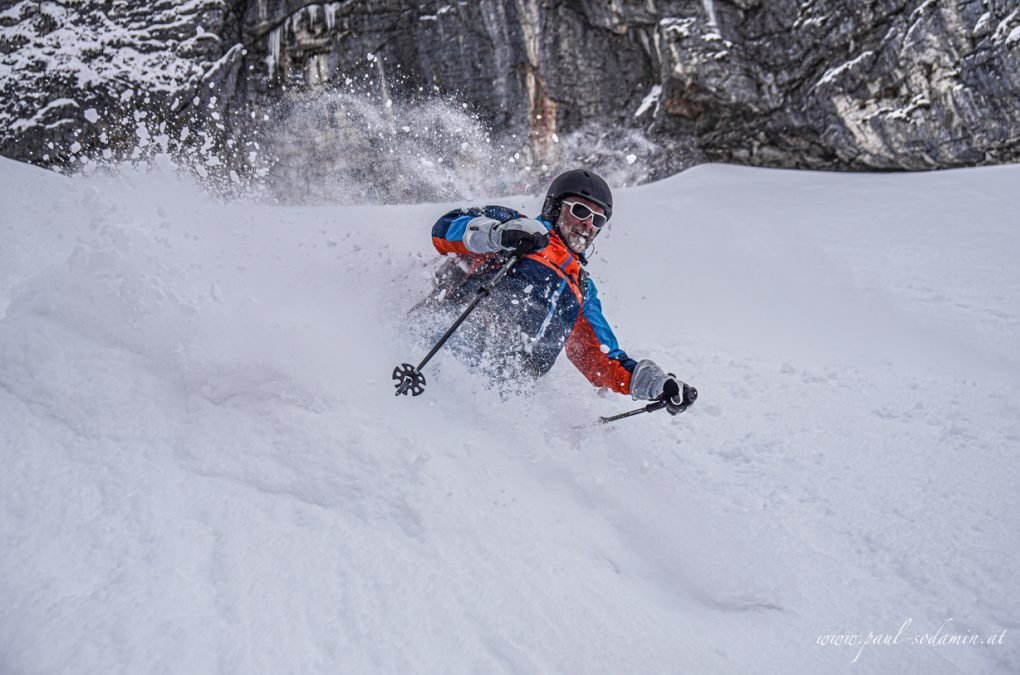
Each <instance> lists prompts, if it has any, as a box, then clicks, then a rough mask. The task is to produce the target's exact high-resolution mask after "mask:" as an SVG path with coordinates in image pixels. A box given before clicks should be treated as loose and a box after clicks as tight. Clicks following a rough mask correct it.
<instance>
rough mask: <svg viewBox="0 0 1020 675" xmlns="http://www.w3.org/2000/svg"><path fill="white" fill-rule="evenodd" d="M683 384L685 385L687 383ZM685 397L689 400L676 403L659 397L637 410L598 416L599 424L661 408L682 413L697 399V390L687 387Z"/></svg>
mask: <svg viewBox="0 0 1020 675" xmlns="http://www.w3.org/2000/svg"><path fill="white" fill-rule="evenodd" d="M684 386H685V387H687V385H684ZM687 399H688V400H689V401H690V402H689V403H687V404H683V403H677V402H676V401H673V400H670V399H665V398H663V399H659V400H657V401H652V402H651V403H649V404H648V405H645V406H642V407H640V408H638V409H637V410H631V411H630V412H625V413H620V414H619V415H613V416H612V417H600V418H599V424H609V423H610V422H615V421H617V420H622V419H624V418H625V417H634V416H635V415H642V414H644V413H650V412H655V411H656V410H662V409H663V408H673V409H675V410H676V412H675V413H673V414H674V415H675V414H677V413H682V412H683V411H685V410H687V408H689V407H690V406H691V405H692V404H693V403H694V402H695V401H697V400H698V390H697V389H695V388H694V387H687Z"/></svg>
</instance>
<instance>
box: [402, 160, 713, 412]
mask: <svg viewBox="0 0 1020 675" xmlns="http://www.w3.org/2000/svg"><path fill="white" fill-rule="evenodd" d="M612 213H613V196H612V193H611V191H610V189H609V186H608V185H607V184H606V182H605V181H604V180H603V179H602V178H600V177H599V176H598V175H596V174H595V173H594V172H592V171H587V170H584V169H575V170H573V171H567V172H566V173H563V174H561V175H560V176H557V177H556V179H555V180H553V182H552V185H550V187H549V190H548V192H547V193H546V197H545V202H544V204H543V205H542V213H541V215H540V216H539V217H538V218H535V219H532V218H527V217H525V216H523V215H522V214H520V213H519V212H517V211H515V210H513V209H509V208H506V207H502V206H485V207H483V208H469V209H457V210H454V211H450V212H449V213H447V214H446V215H444V216H443V217H442V218H440V219H439V220H438V221H437V222H436V224H435V225H434V226H433V228H432V242H433V244H434V245H435V247H436V250H438V251H439V253H441V254H444V255H452V256H454V259H453V260H451V261H449V262H448V263H446V264H444V265H443V266H442V267H441V268H440V270H439V272H438V273H437V285H436V289H435V290H434V292H433V293H432V295H431V296H430V297H429V298H427V299H426V300H425V301H424V302H423V303H421V304H420V305H419V306H418V307H417V308H416V309H415V311H416V313H419V314H420V315H429V314H433V315H434V314H435V313H436V312H437V311H438V310H442V309H450V310H453V309H458V308H460V307H462V306H463V305H464V304H466V302H467V300H469V299H470V298H472V297H473V296H474V294H475V292H476V291H477V290H478V288H479V287H480V286H482V284H484V283H486V282H487V281H488V280H490V279H491V278H492V277H493V276H494V275H495V274H496V273H497V272H498V270H499V269H500V268H501V267H502V265H503V262H504V256H505V255H508V254H516V255H518V256H521V258H520V261H519V262H518V263H517V264H516V265H515V266H514V267H512V268H511V269H510V271H509V272H508V273H507V274H506V276H505V277H504V278H502V279H501V280H500V281H499V283H498V285H496V286H495V288H493V290H492V295H491V297H490V298H488V299H487V300H486V301H485V303H483V304H482V305H480V307H479V308H480V309H481V308H483V307H484V310H483V311H476V313H475V314H474V315H472V317H471V321H469V322H468V323H466V324H465V325H464V327H463V328H462V329H461V331H460V333H459V337H458V338H457V340H456V341H455V342H454V343H453V345H454V349H455V350H456V351H458V352H459V353H460V354H461V355H462V356H464V357H466V358H467V359H468V360H469V362H471V363H473V364H475V365H477V366H480V367H482V368H484V369H485V370H487V371H488V373H489V374H490V376H492V377H493V378H494V379H496V380H498V381H501V382H519V381H521V380H522V379H523V380H524V381H528V380H532V379H537V378H538V377H541V376H542V375H544V374H545V373H546V372H547V371H548V370H549V369H550V368H551V367H552V365H553V363H554V362H555V360H556V358H557V356H559V354H560V352H561V351H562V350H563V348H564V347H566V351H567V357H568V358H569V359H570V361H571V362H572V363H573V364H574V365H575V366H576V367H577V368H578V369H579V370H580V371H581V373H583V374H584V376H585V377H586V378H587V379H588V381H589V382H591V383H592V384H593V385H594V386H596V387H605V388H609V389H612V390H613V391H615V392H618V393H620V394H629V395H630V396H631V397H633V398H634V399H636V400H647V401H653V400H658V401H664V402H666V403H667V404H668V405H667V406H666V407H667V410H669V412H670V413H672V414H677V413H678V412H682V411H683V410H684V409H686V408H687V406H689V405H690V404H691V403H693V400H694V398H695V397H696V396H697V394H696V393H694V394H693V395H691V392H692V391H693V390H692V389H691V388H690V387H688V385H687V384H685V383H684V382H682V381H680V380H679V379H677V377H676V376H675V375H673V374H672V373H670V374H667V373H666V372H664V371H663V370H662V368H660V367H659V366H658V365H656V363H655V362H654V361H651V360H649V359H644V360H640V361H637V360H635V359H633V358H631V357H629V356H628V355H627V354H626V352H624V351H623V350H622V349H620V346H619V344H618V343H617V341H616V336H615V335H613V331H612V329H611V328H610V327H609V323H608V322H607V321H606V319H605V317H604V316H603V314H602V303H601V302H600V300H599V297H598V293H597V291H596V289H595V283H594V282H593V281H592V280H591V278H590V277H589V275H588V273H587V272H586V271H585V269H584V265H586V264H587V262H588V260H587V258H586V257H585V254H586V253H588V252H589V251H590V249H591V247H592V243H593V242H594V240H595V238H596V237H597V236H598V234H599V232H600V231H601V230H602V228H604V227H605V226H606V223H608V222H609V219H610V217H611V216H612ZM501 254H503V255H501Z"/></svg>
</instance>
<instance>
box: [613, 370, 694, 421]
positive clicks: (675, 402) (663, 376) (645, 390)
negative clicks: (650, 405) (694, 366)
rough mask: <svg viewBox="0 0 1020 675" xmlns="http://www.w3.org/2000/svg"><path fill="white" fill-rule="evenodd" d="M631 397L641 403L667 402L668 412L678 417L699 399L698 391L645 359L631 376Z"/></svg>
mask: <svg viewBox="0 0 1020 675" xmlns="http://www.w3.org/2000/svg"><path fill="white" fill-rule="evenodd" d="M630 395H631V397H633V398H634V399H637V400H639V401H660V400H661V401H666V410H667V411H668V412H669V414H671V415H676V414H677V413H682V412H683V411H684V410H687V408H688V407H689V406H691V405H692V404H693V403H694V402H695V401H696V400H697V399H698V390H697V389H695V388H694V387H691V386H689V385H688V384H687V383H685V382H681V381H680V380H678V379H677V377H676V375H673V374H672V373H665V372H663V370H662V368H660V367H659V366H658V365H657V364H656V363H655V361H651V360H649V359H644V360H643V361H639V362H638V364H637V367H636V368H634V372H633V374H631V376H630Z"/></svg>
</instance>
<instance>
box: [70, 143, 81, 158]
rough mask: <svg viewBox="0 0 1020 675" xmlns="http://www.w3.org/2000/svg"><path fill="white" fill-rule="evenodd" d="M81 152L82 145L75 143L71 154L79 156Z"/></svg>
mask: <svg viewBox="0 0 1020 675" xmlns="http://www.w3.org/2000/svg"><path fill="white" fill-rule="evenodd" d="M79 152H81V143H79V142H78V141H75V142H74V143H72V144H71V154H72V155H77V154H78V153H79Z"/></svg>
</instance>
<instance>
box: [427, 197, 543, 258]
mask: <svg viewBox="0 0 1020 675" xmlns="http://www.w3.org/2000/svg"><path fill="white" fill-rule="evenodd" d="M548 243H549V233H548V231H547V229H546V227H545V225H543V224H542V223H539V222H538V221H536V220H531V219H530V218H524V217H523V216H521V214H520V213H518V212H517V211H514V210H513V209H508V208H505V207H502V206H486V207H485V208H481V209H478V208H472V209H457V210H455V211H450V212H449V213H447V214H446V215H444V216H443V217H442V218H440V219H439V220H438V221H437V222H436V224H435V225H434V226H433V227H432V244H433V245H434V246H435V247H436V250H437V251H439V252H440V253H442V254H444V255H445V254H447V253H454V254H458V255H484V254H487V253H495V252H497V251H517V252H518V254H520V253H525V252H527V251H532V250H536V249H540V248H544V247H545V246H546V245H547V244H548Z"/></svg>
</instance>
